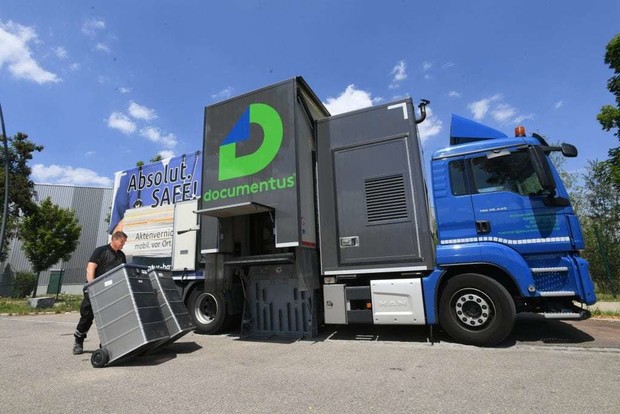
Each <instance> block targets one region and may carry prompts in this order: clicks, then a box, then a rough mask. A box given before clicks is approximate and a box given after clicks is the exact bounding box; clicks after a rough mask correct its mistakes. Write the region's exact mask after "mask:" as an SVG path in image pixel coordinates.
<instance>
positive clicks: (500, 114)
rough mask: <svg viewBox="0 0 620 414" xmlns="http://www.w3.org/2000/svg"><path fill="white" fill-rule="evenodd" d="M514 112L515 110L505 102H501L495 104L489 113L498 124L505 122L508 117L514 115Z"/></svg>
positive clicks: (515, 112)
mask: <svg viewBox="0 0 620 414" xmlns="http://www.w3.org/2000/svg"><path fill="white" fill-rule="evenodd" d="M516 114H517V110H516V109H515V108H513V107H512V106H510V105H508V104H506V103H501V104H499V105H497V106H496V107H495V108H494V109H493V110H492V111H491V115H492V116H493V119H495V120H496V121H497V122H499V123H500V124H505V123H507V122H508V121H509V120H510V118H512V117H514V116H515V115H516Z"/></svg>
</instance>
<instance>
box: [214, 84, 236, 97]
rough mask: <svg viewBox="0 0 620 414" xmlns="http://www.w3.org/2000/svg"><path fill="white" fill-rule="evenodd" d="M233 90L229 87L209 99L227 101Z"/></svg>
mask: <svg viewBox="0 0 620 414" xmlns="http://www.w3.org/2000/svg"><path fill="white" fill-rule="evenodd" d="M233 91H234V89H233V88H232V86H229V87H227V88H225V89H222V90H221V91H219V92H218V93H215V94H213V95H211V98H213V99H228V98H230V97H231V96H232V93H233Z"/></svg>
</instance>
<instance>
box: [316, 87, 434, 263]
mask: <svg viewBox="0 0 620 414" xmlns="http://www.w3.org/2000/svg"><path fill="white" fill-rule="evenodd" d="M317 134H318V139H317V152H318V165H319V168H318V184H319V185H318V191H319V222H320V229H319V233H320V244H321V267H322V271H323V274H324V275H341V274H359V273H379V272H424V271H427V270H429V269H432V268H433V266H434V262H435V258H434V245H433V239H432V234H431V228H430V220H429V217H428V199H427V195H426V188H425V181H424V170H423V168H422V160H421V157H422V150H421V145H420V139H419V136H418V132H417V127H416V124H415V114H414V110H413V104H412V102H411V99H410V98H409V99H405V100H403V101H401V102H395V103H391V104H387V105H379V106H373V107H371V108H367V109H362V110H359V111H354V112H349V113H347V114H342V115H336V116H332V117H329V118H324V119H320V120H318V121H317Z"/></svg>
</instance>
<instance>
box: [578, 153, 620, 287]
mask: <svg viewBox="0 0 620 414" xmlns="http://www.w3.org/2000/svg"><path fill="white" fill-rule="evenodd" d="M609 169H610V165H609V163H607V162H598V161H589V162H588V165H587V172H586V174H585V175H584V187H585V188H586V189H587V191H586V192H585V199H586V200H585V201H586V202H585V203H583V205H582V206H581V208H582V210H581V212H580V213H581V214H580V220H581V223H582V225H583V233H584V238H585V242H586V250H585V252H584V256H585V257H586V258H587V259H588V261H589V262H590V273H591V275H592V279H593V280H594V282H595V283H596V286H597V289H598V290H599V291H601V292H603V293H611V294H613V295H614V296H615V295H616V294H617V293H618V289H619V288H620V191H619V190H618V188H617V187H616V186H615V185H614V183H613V180H612V178H611V175H610V173H609Z"/></svg>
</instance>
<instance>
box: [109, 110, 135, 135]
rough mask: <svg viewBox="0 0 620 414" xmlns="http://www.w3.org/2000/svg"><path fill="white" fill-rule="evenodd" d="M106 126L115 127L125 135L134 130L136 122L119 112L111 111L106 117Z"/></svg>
mask: <svg viewBox="0 0 620 414" xmlns="http://www.w3.org/2000/svg"><path fill="white" fill-rule="evenodd" d="M108 127H110V128H112V129H117V130H119V131H120V132H122V133H123V134H125V135H129V134H132V133H133V132H134V131H135V130H136V128H137V127H136V124H135V123H134V122H133V121H132V120H131V119H129V117H128V116H127V115H125V114H123V113H121V112H113V113H112V114H111V115H110V117H109V118H108Z"/></svg>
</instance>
